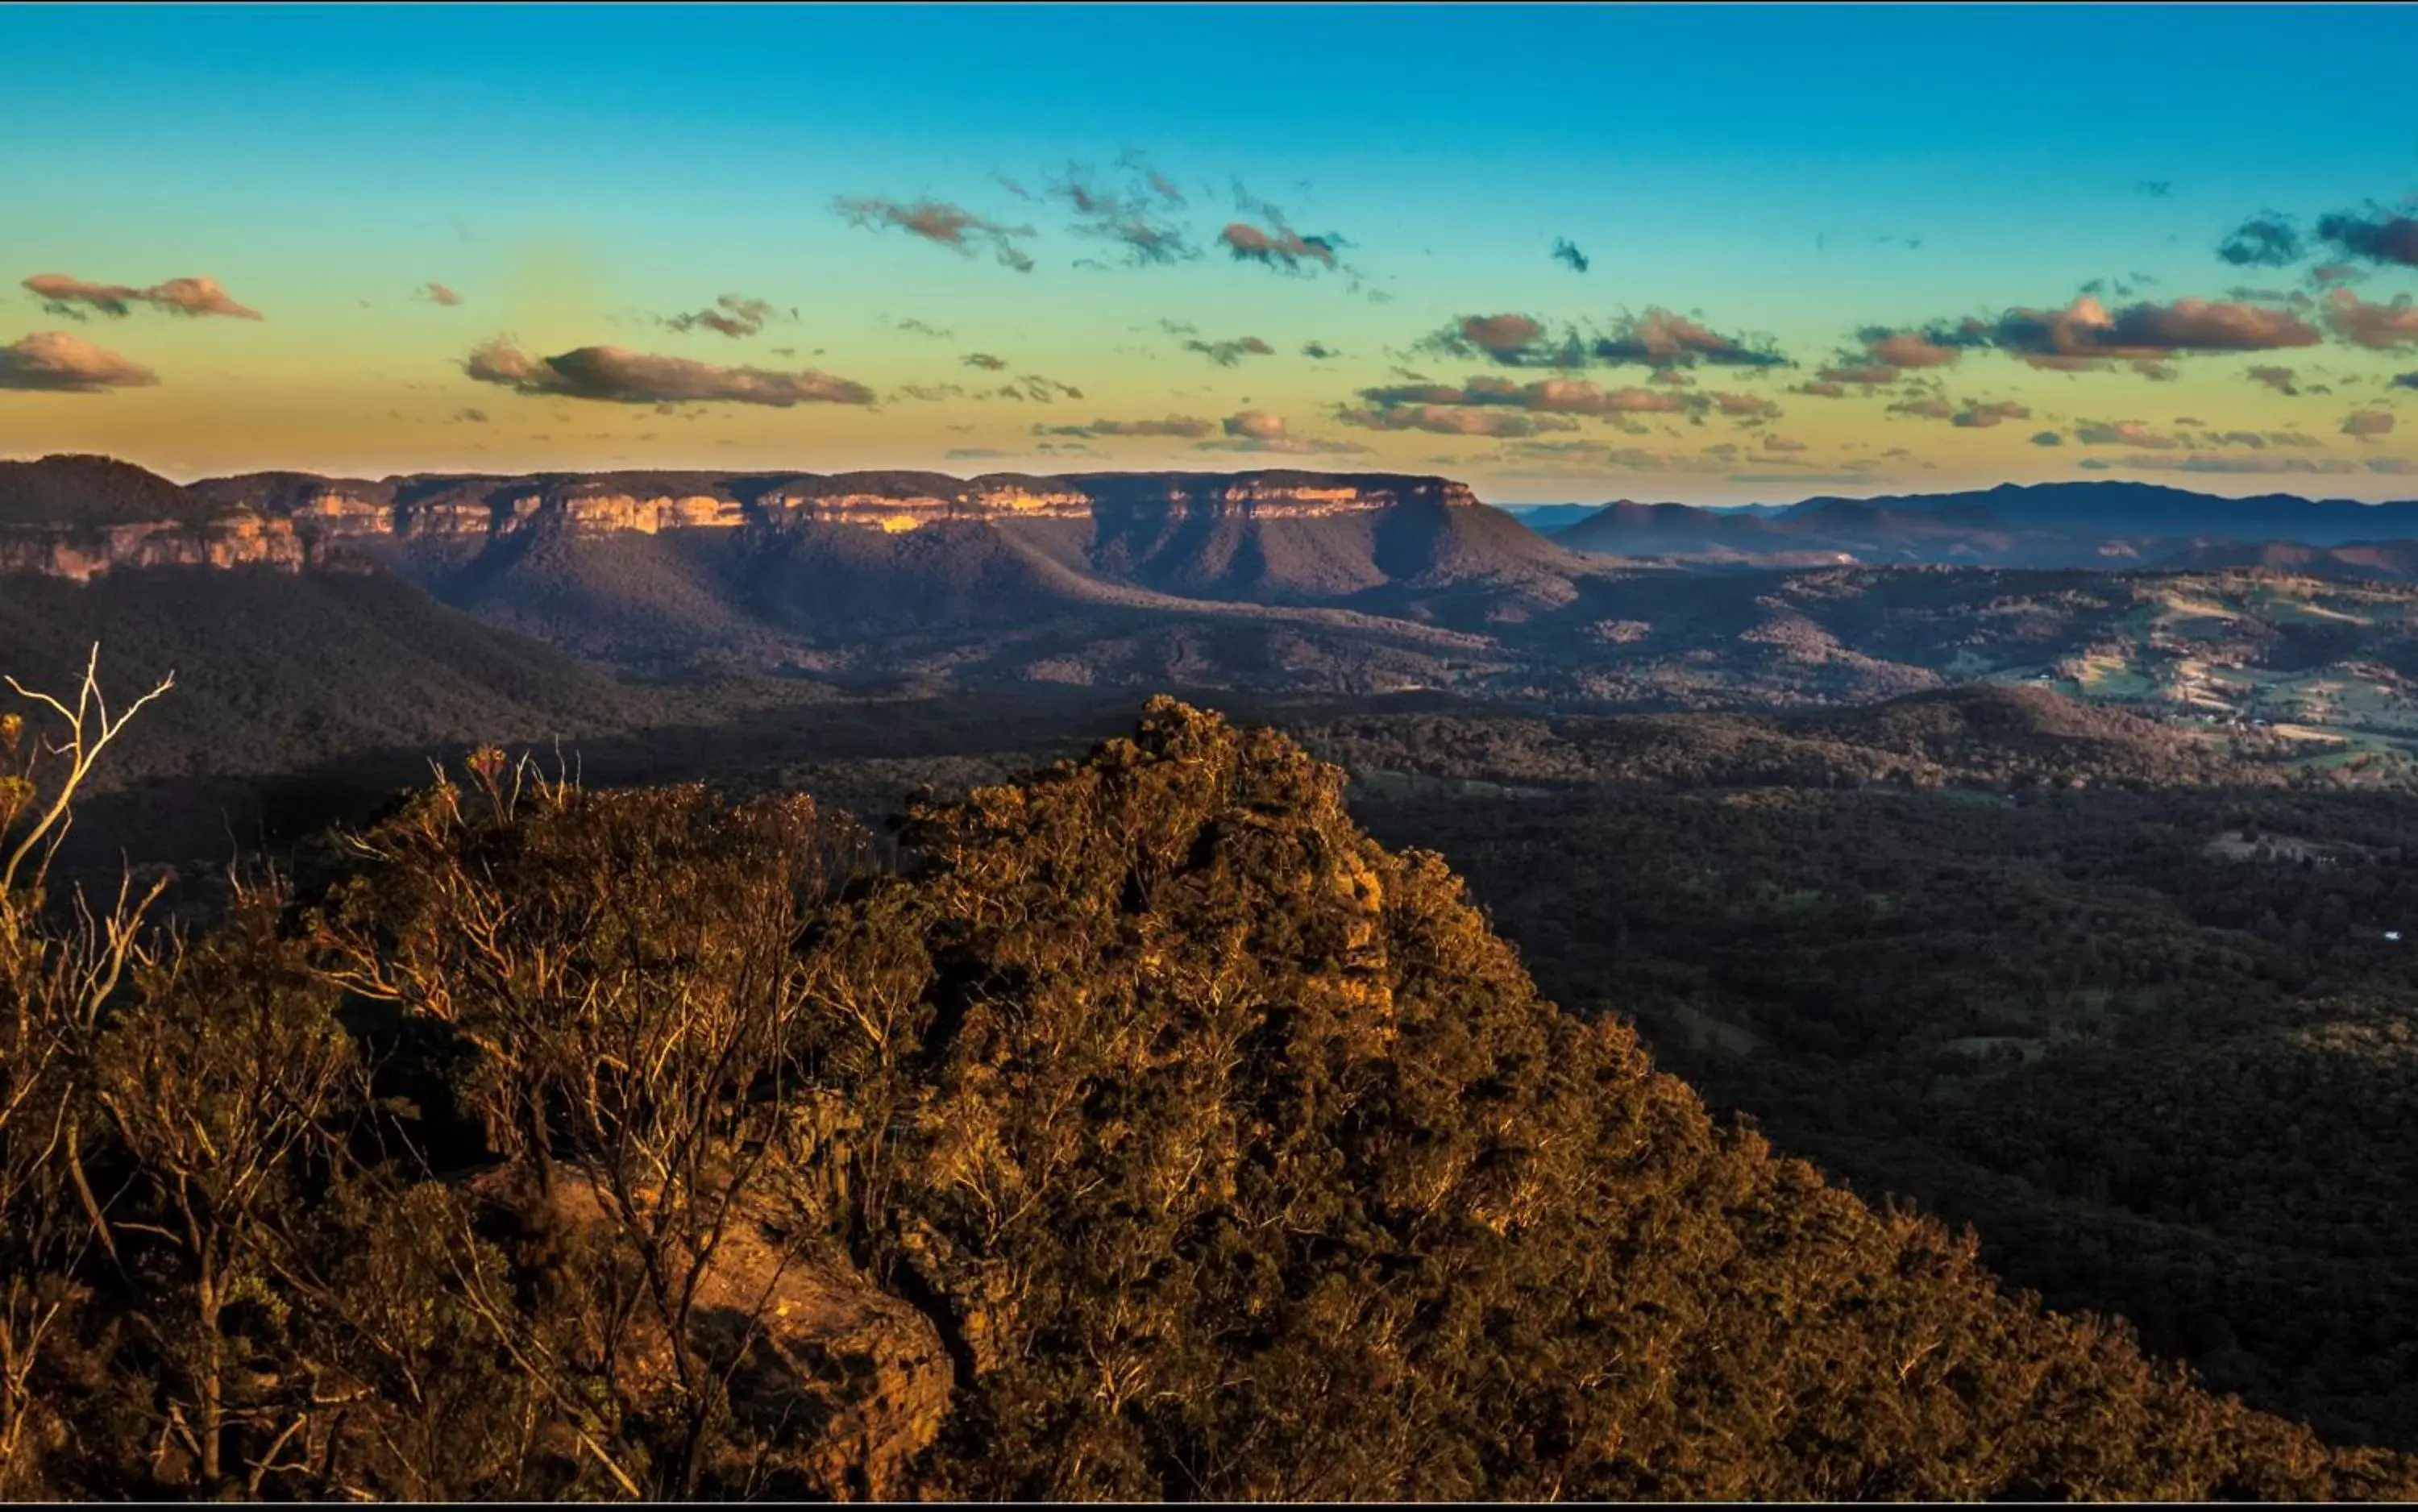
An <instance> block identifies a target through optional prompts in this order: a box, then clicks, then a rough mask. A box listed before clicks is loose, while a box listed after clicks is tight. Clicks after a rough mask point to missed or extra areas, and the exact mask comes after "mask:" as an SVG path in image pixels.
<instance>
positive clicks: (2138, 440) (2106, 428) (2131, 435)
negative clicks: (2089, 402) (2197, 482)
mask: <svg viewBox="0 0 2418 1512" xmlns="http://www.w3.org/2000/svg"><path fill="white" fill-rule="evenodd" d="M2074 439H2075V440H2076V441H2078V442H2080V443H2081V444H2082V445H2084V446H2131V447H2143V448H2147V449H2149V450H2150V451H2174V450H2176V449H2178V448H2180V447H2181V445H2182V443H2181V441H2179V440H2177V439H2175V438H2174V437H2173V436H2171V435H2162V434H2160V433H2159V432H2158V431H2156V430H2154V429H2152V428H2151V427H2150V426H2148V425H2145V424H2143V423H2142V422H2140V421H2139V420H2112V421H2101V420H2085V421H2084V422H2083V423H2081V424H2079V425H2076V426H2075V427H2074Z"/></svg>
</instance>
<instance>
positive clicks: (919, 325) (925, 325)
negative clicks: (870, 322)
mask: <svg viewBox="0 0 2418 1512" xmlns="http://www.w3.org/2000/svg"><path fill="white" fill-rule="evenodd" d="M893 328H894V329H897V330H903V331H905V332H906V333H907V334H908V335H910V336H929V337H932V338H933V339H935V340H937V341H943V342H945V341H954V340H955V339H956V332H955V331H951V330H944V329H942V328H941V327H939V326H935V325H933V324H932V323H931V322H929V321H926V320H917V319H916V318H915V317H914V316H912V315H910V316H908V317H907V318H906V319H904V320H900V321H896V322H894V323H893Z"/></svg>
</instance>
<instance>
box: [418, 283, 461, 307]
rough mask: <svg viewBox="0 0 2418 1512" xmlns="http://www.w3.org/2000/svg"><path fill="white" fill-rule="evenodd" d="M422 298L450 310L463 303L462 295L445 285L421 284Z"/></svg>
mask: <svg viewBox="0 0 2418 1512" xmlns="http://www.w3.org/2000/svg"><path fill="white" fill-rule="evenodd" d="M420 298H423V299H425V300H427V301H428V302H429V303H430V304H436V305H443V306H444V307H445V308H446V309H448V310H451V309H452V308H453V307H454V306H455V305H457V304H460V303H461V302H462V297H461V296H460V295H458V294H456V293H454V292H453V291H452V290H451V289H450V288H448V287H447V286H445V285H444V284H442V283H423V284H421V286H420Z"/></svg>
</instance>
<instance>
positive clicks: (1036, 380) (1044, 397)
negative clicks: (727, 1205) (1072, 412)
mask: <svg viewBox="0 0 2418 1512" xmlns="http://www.w3.org/2000/svg"><path fill="white" fill-rule="evenodd" d="M990 397H992V398H994V399H1018V400H1030V401H1032V402H1033V403H1034V404H1036V405H1041V404H1048V403H1049V402H1050V401H1051V400H1055V399H1080V398H1082V397H1083V390H1082V389H1078V388H1076V387H1075V386H1074V385H1073V384H1071V383H1060V382H1059V381H1058V380H1057V379H1055V378H1045V377H1043V376H1042V375H1041V374H1038V373H1025V374H1018V375H1017V377H1016V379H1015V381H1013V382H1011V383H1005V384H1002V385H1001V386H1000V387H999V388H997V389H992V390H991V393H990Z"/></svg>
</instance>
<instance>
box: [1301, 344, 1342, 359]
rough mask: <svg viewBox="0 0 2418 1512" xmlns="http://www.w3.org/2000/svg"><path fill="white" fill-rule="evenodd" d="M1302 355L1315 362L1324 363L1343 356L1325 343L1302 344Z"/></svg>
mask: <svg viewBox="0 0 2418 1512" xmlns="http://www.w3.org/2000/svg"><path fill="white" fill-rule="evenodd" d="M1301 355H1302V356H1304V357H1306V358H1308V359H1310V360H1312V361H1314V362H1324V361H1326V360H1327V359H1330V358H1338V357H1341V356H1342V355H1343V354H1342V353H1341V352H1339V351H1337V350H1336V349H1335V348H1334V347H1332V346H1329V345H1327V344H1325V343H1324V342H1304V343H1302V344H1301Z"/></svg>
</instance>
